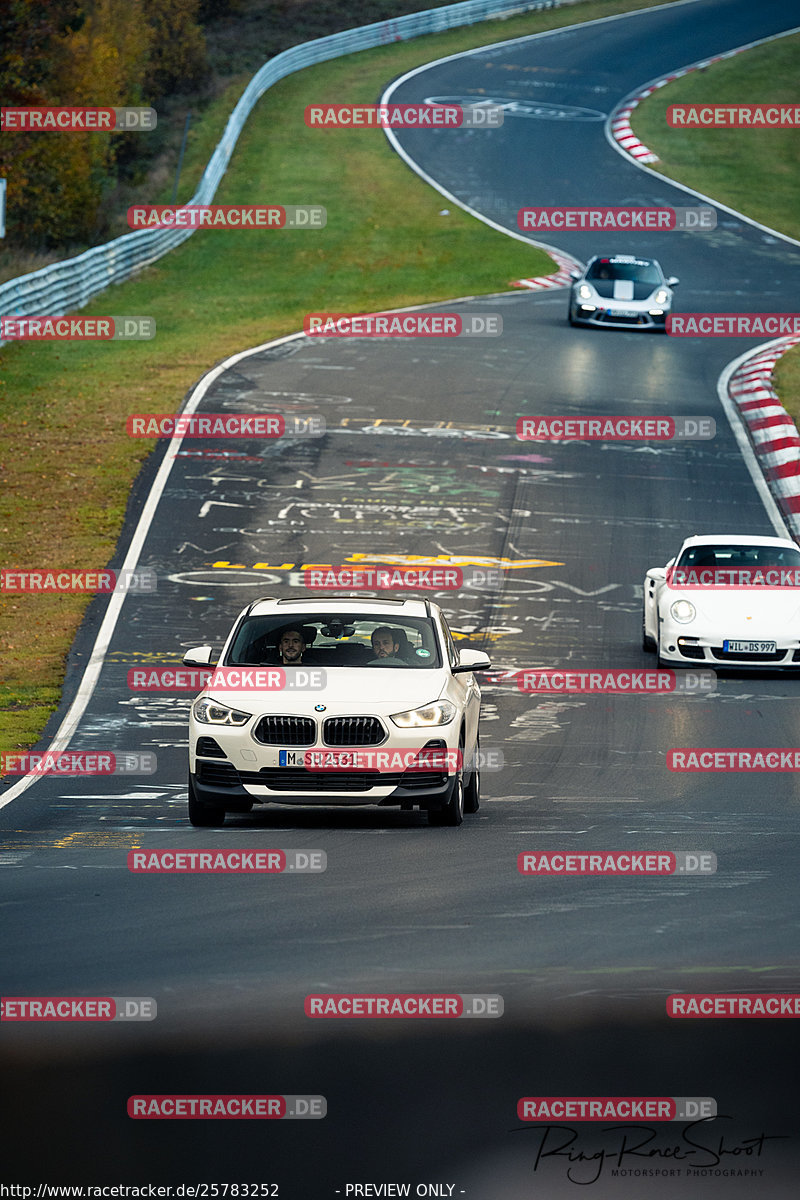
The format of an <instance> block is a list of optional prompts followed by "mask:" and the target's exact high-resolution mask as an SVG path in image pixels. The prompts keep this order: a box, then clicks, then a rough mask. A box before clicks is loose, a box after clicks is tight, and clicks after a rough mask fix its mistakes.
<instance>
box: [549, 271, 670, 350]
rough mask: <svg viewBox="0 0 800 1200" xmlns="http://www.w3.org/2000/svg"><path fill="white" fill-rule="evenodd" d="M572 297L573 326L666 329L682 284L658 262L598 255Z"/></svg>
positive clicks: (579, 277)
mask: <svg viewBox="0 0 800 1200" xmlns="http://www.w3.org/2000/svg"><path fill="white" fill-rule="evenodd" d="M572 278H573V279H574V280H575V282H574V283H573V285H572V288H571V290H570V294H569V313H568V319H569V323H570V325H617V326H621V327H624V328H627V329H651V330H660V331H661V332H662V333H663V332H664V331H665V329H666V321H667V317H668V316H669V314H670V313H671V312H672V289H673V288H675V287H677V285H678V282H679V281H678V280H677V279H676V278H675V276H674V275H671V276H670V277H669V278H667V277H666V276H665V274H664V272H663V271H662V270H661V264H660V263H658V262H657V261H656V259H654V258H637V257H636V256H635V255H633V254H612V255H606V256H600V255H596V256H595V257H594V258H592V259H591V260H590V261H589V264H588V266H587V267H586V270H585V271H584V273H583V274H582V275H580V274H578V273H577V272H573V273H572Z"/></svg>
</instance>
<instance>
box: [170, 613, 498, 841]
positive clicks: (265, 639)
mask: <svg viewBox="0 0 800 1200" xmlns="http://www.w3.org/2000/svg"><path fill="white" fill-rule="evenodd" d="M213 658H214V652H213V648H212V647H211V646H196V647H195V648H194V649H192V650H189V651H187V653H186V654H185V656H184V659H183V661H184V663H186V664H187V665H189V666H210V665H211V662H212V659H213ZM490 665H491V664H490V662H489V658H488V657H487V655H485V654H483V653H482V652H481V651H479V650H469V649H463V650H457V649H456V646H455V644H454V642H453V638H452V636H451V634H450V630H449V629H448V627H447V622H446V620H445V618H444V614H443V613H442V610H441V609H440V608H439V606H438V605H437V604H433V603H432V602H431V601H430V600H427V599H419V600H416V599H414V600H412V599H409V600H400V599H396V600H395V599H391V600H390V599H376V598H374V597H363V596H351V597H336V598H331V599H325V598H316V599H315V598H313V597H312V598H309V597H306V598H305V599H282V600H276V599H273V598H271V597H264V598H262V599H260V600H256V601H254V602H253V603H252V604H250V605H248V606H247V608H245V609H244V610H243V611H242V612H241V613H240V614H239V616H238V617H237V619H236V621H235V622H234V624H233V628H232V630H231V632H230V634H229V636H228V639H227V641H226V643H225V646H224V647H223V650H222V653H221V655H220V656H219V661H218V663H217V665H216V667H215V669H214V674H213V675H212V677H211V678H210V679H209V681H208V683H207V684H206V686H205V688H204V689H203V691H202V693H201V694H200V696H198V698H197V699H196V700H195V701H194V703H193V704H192V707H191V715H190V719H189V820H190V822H191V823H192V825H199V826H219V825H222V824H223V822H224V820H225V813H226V812H235V813H243V812H249V811H250V810H251V809H252V807H253V805H254V804H267V803H269V802H273V803H278V804H314V805H341V804H347V805H350V804H379V805H399V807H400V808H402V809H413V808H421V809H424V810H427V813H428V822H429V824H431V825H460V824H461V821H462V818H463V815H464V813H465V812H468V813H473V812H476V811H477V809H478V805H479V798H480V774H479V764H480V756H479V750H480V743H479V735H478V722H479V718H480V707H481V693H480V688H479V687H478V684H477V682H476V680H475V676H474V672H475V671H485V670H487V669H488V668H489V666H490Z"/></svg>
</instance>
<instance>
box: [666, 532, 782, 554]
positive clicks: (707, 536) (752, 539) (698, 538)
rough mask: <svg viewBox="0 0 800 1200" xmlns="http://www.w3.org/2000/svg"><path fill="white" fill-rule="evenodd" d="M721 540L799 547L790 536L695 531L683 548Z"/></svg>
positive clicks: (738, 543) (710, 544)
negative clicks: (700, 532)
mask: <svg viewBox="0 0 800 1200" xmlns="http://www.w3.org/2000/svg"><path fill="white" fill-rule="evenodd" d="M720 542H724V543H725V544H726V545H728V546H783V547H787V548H788V547H789V546H791V547H792V549H793V550H797V549H798V546H797V544H796V542H793V541H791V540H790V539H789V538H780V537H761V536H760V535H758V534H752V535H750V536H748V535H747V534H741V533H702V534H697V533H695V534H692V536H691V537H688V538H686V540H685V541H684V543H683V546H682V547H681V549H684V548H685V547H686V546H712V545H719V543H720Z"/></svg>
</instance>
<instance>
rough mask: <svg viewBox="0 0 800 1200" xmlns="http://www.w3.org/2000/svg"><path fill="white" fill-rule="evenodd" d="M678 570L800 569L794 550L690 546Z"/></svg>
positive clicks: (763, 547) (799, 561) (799, 559)
mask: <svg viewBox="0 0 800 1200" xmlns="http://www.w3.org/2000/svg"><path fill="white" fill-rule="evenodd" d="M675 565H676V567H799V566H800V550H798V549H796V548H795V547H794V546H726V545H725V544H724V543H722V542H721V543H720V544H719V545H706V546H689V547H687V549H686V550H684V552H683V554H682V555H681V556H680V558H679V559H678V561H677V563H676V564H675Z"/></svg>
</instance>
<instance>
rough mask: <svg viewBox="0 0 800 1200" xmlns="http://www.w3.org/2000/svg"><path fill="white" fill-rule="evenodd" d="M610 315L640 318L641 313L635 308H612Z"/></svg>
mask: <svg viewBox="0 0 800 1200" xmlns="http://www.w3.org/2000/svg"><path fill="white" fill-rule="evenodd" d="M608 311H609V313H610V314H611V316H612V317H638V316H639V313H638V312H637V311H636V309H635V308H610V309H609V310H608Z"/></svg>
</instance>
